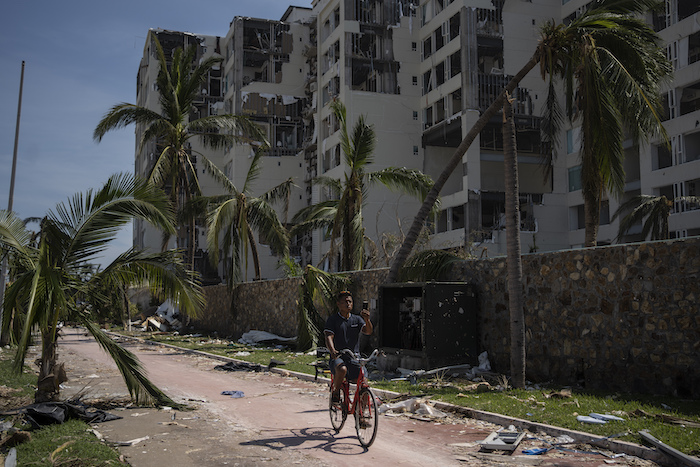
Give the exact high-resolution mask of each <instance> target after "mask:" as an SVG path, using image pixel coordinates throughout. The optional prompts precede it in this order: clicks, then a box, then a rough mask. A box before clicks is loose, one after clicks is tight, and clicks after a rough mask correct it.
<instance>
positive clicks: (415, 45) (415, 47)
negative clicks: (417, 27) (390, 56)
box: [411, 42, 418, 52]
mask: <svg viewBox="0 0 700 467" xmlns="http://www.w3.org/2000/svg"><path fill="white" fill-rule="evenodd" d="M411 50H412V51H413V52H416V51H417V50H418V43H417V42H411Z"/></svg>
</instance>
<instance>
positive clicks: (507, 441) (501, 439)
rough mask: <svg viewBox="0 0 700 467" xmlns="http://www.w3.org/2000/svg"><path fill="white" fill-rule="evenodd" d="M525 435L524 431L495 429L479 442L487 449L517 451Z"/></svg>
mask: <svg viewBox="0 0 700 467" xmlns="http://www.w3.org/2000/svg"><path fill="white" fill-rule="evenodd" d="M524 437H525V432H524V431H500V432H497V431H494V432H493V433H491V434H490V435H488V436H487V437H486V439H485V440H483V441H481V442H480V443H479V444H481V448H482V449H485V450H487V451H515V449H517V447H518V445H519V444H520V442H521V441H522V440H523V438H524Z"/></svg>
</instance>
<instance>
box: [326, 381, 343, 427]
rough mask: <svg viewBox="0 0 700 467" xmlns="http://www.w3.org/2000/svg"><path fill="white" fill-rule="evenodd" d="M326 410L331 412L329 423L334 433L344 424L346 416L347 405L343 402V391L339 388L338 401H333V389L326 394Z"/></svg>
mask: <svg viewBox="0 0 700 467" xmlns="http://www.w3.org/2000/svg"><path fill="white" fill-rule="evenodd" d="M328 410H329V412H330V414H331V425H332V426H333V429H334V430H335V432H336V433H338V432H339V431H340V430H341V429H342V428H343V425H345V420H346V419H347V418H348V406H347V404H346V403H345V391H343V390H342V389H341V390H340V402H333V389H332V388H331V392H330V394H328Z"/></svg>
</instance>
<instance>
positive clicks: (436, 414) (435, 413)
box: [415, 402, 447, 418]
mask: <svg viewBox="0 0 700 467" xmlns="http://www.w3.org/2000/svg"><path fill="white" fill-rule="evenodd" d="M415 413H416V415H427V416H428V417H433V418H445V417H447V414H446V413H445V412H443V411H442V410H440V409H436V408H435V407H433V406H431V405H428V404H426V403H425V402H422V403H421V404H420V405H419V407H418V409H417V410H416V412H415Z"/></svg>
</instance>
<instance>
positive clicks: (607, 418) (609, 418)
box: [588, 412, 625, 422]
mask: <svg viewBox="0 0 700 467" xmlns="http://www.w3.org/2000/svg"><path fill="white" fill-rule="evenodd" d="M588 415H589V416H591V417H593V418H597V419H600V420H605V421H606V422H609V421H619V422H624V421H625V419H624V418H620V417H617V416H615V415H608V414H602V413H595V412H591V413H589V414H588Z"/></svg>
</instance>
